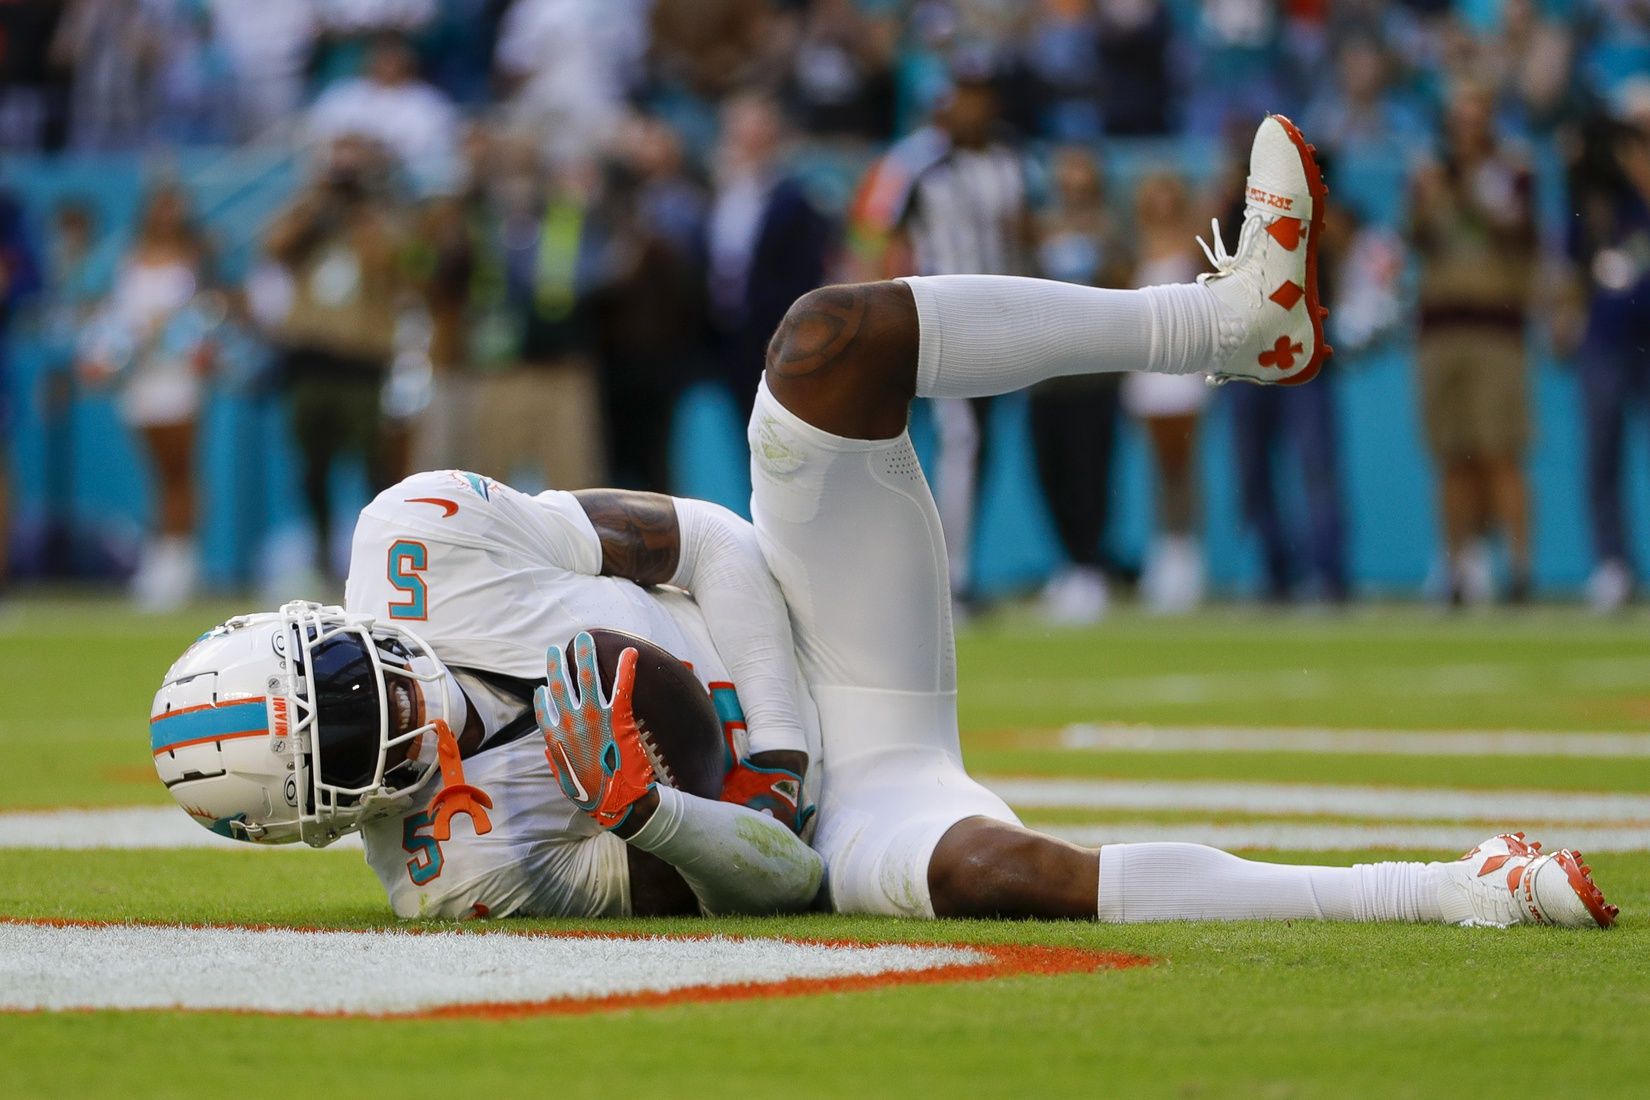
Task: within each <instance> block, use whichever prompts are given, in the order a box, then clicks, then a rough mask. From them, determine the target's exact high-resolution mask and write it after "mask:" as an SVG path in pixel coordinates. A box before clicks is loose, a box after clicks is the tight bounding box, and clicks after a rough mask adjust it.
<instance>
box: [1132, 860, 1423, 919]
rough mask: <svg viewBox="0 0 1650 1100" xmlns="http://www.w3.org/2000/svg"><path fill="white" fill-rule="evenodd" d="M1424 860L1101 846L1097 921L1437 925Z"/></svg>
mask: <svg viewBox="0 0 1650 1100" xmlns="http://www.w3.org/2000/svg"><path fill="white" fill-rule="evenodd" d="M1435 875H1436V872H1435V871H1434V869H1433V868H1431V867H1430V866H1428V865H1427V864H1425V863H1360V864H1357V865H1356V866H1352V867H1303V866H1295V865H1293V864H1284V863H1256V862H1253V861H1251V860H1247V859H1239V858H1238V857H1237V856H1234V855H1232V854H1231V853H1229V852H1222V851H1220V850H1219V849H1218V848H1208V847H1205V846H1204V845H1201V844H1107V845H1105V846H1104V847H1102V848H1101V849H1100V892H1099V917H1100V919H1101V920H1103V921H1112V922H1117V923H1123V922H1134V921H1154V920H1341V921H1383V920H1384V921H1440V920H1443V912H1442V911H1441V910H1440V909H1439V908H1438V885H1437V881H1436V878H1435Z"/></svg>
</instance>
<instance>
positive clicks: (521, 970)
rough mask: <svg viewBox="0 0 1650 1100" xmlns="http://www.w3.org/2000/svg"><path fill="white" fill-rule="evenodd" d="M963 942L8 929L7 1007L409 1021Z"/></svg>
mask: <svg viewBox="0 0 1650 1100" xmlns="http://www.w3.org/2000/svg"><path fill="white" fill-rule="evenodd" d="M991 958H992V956H990V955H988V954H986V953H984V952H979V951H972V950H969V949H967V948H963V947H949V946H926V945H905V944H869V945H842V946H825V945H821V944H806V943H793V942H789V941H786V940H730V939H723V938H720V937H711V938H707V939H667V938H636V939H630V938H620V937H605V936H604V937H586V936H523V935H510V934H505V933H488V934H483V935H471V934H462V933H455V932H435V933H428V934H423V935H413V934H409V933H406V932H300V931H287V930H278V929H256V930H255V929H239V928H181V927H176V926H165V927H156V926H141V925H106V926H101V927H90V928H88V927H49V926H39V925H29V924H0V1009H11V1010H18V1009H23V1010H28V1009H79V1008H171V1007H177V1008H187V1009H228V1010H235V1009H251V1010H254V1011H262V1012H343V1013H394V1014H407V1013H413V1012H419V1011H428V1010H431V1009H436V1008H441V1007H444V1006H450V1005H489V1004H495V1005H496V1004H532V1003H542V1002H547V1001H580V1000H594V999H599V998H609V997H624V996H627V995H630V996H633V995H637V994H666V993H673V992H684V991H691V990H700V991H707V990H714V989H718V988H724V987H734V986H741V985H746V984H768V983H782V982H790V981H797V980H803V981H807V980H813V981H819V980H831V979H844V978H848V979H851V978H866V977H873V976H877V975H897V974H901V973H910V972H912V971H923V970H932V969H935V968H937V967H946V966H959V965H972V964H979V963H986V962H990V961H991Z"/></svg>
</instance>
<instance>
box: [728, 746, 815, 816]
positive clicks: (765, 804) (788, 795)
mask: <svg viewBox="0 0 1650 1100" xmlns="http://www.w3.org/2000/svg"><path fill="white" fill-rule="evenodd" d="M722 801H723V802H732V803H735V804H736V805H740V806H745V807H748V808H750V809H752V810H755V811H756V812H757V813H764V814H767V815H768V816H769V817H772V818H773V819H774V820H776V821H779V822H781V823H783V824H784V826H785V827H786V828H788V829H790V831H791V832H793V833H798V834H800V833H801V832H802V828H803V826H804V825H806V824H807V823H808V818H809V817H811V816H813V811H814V808H813V807H812V806H804V805H803V804H802V776H801V775H800V774H799V773H798V772H795V771H792V770H791V769H790V768H787V767H783V766H780V765H777V764H772V763H763V764H758V763H756V762H755V760H753V759H745V760H738V759H735V760H734V763H733V766H732V767H730V768H729V769H728V774H727V776H726V777H725V778H724V779H723V780H722Z"/></svg>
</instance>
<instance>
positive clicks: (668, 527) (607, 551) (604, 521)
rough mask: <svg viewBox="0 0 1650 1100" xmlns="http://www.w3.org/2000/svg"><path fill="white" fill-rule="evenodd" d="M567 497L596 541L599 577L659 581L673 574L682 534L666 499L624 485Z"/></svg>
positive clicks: (589, 490)
mask: <svg viewBox="0 0 1650 1100" xmlns="http://www.w3.org/2000/svg"><path fill="white" fill-rule="evenodd" d="M573 495H574V497H576V498H577V499H578V502H579V504H580V505H581V506H583V508H584V513H585V515H587V516H589V517H590V522H591V524H593V525H594V526H595V528H596V535H597V537H599V538H600V539H601V542H602V575H603V576H607V577H623V578H625V579H626V580H632V581H635V582H636V583H637V584H663V583H665V582H666V581H668V580H670V578H671V577H672V576H674V575H675V573H676V563H677V560H678V559H679V558H680V556H681V551H682V538H681V531H680V529H679V528H678V527H677V525H676V505H675V503H674V502H673V501H672V500H671V499H670V498H669V497H667V496H664V495H662V494H660V493H638V492H632V491H630V490H628V489H583V490H580V491H579V492H576V493H574V494H573Z"/></svg>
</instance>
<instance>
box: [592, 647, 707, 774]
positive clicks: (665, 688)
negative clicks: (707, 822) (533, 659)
mask: <svg viewBox="0 0 1650 1100" xmlns="http://www.w3.org/2000/svg"><path fill="white" fill-rule="evenodd" d="M590 636H591V637H592V638H593V639H595V642H596V668H597V670H598V671H599V672H600V673H601V680H602V692H603V694H604V695H605V694H606V693H607V692H610V691H612V690H613V671H614V670H615V669H616V668H618V667H619V655H620V654H621V653H623V652H624V651H625V650H626V649H630V648H634V649H635V650H636V652H637V660H636V687H635V691H634V693H633V695H632V698H631V709H632V711H633V712H634V713H635V716H636V725H637V727H638V728H639V729H640V730H641V734H642V747H643V748H645V749H646V750H647V754H648V756H649V757H650V758H651V759H652V761H653V772H654V774H655V775H657V776H658V777H659V782H661V783H667V784H669V785H670V786H672V787H675V788H676V789H677V790H679V791H686V792H687V793H688V794H696V795H699V796H700V797H701V798H718V797H720V796H721V793H722V775H723V751H722V723H721V721H720V720H719V719H718V718H717V716H716V707H715V706H714V705H713V704H712V703H711V701H710V695H709V694H708V693H707V692H706V691H705V687H704V685H703V684H701V683H700V682H699V679H698V677H696V676H694V675H693V672H692V671H691V670H690V669H689V668H688V667H687V666H686V665H685V664H683V663H682V662H681V660H680V659H679V658H677V657H675V656H674V655H672V654H671V653H670V651H669V650H667V649H665V648H664V647H663V646H661V645H658V644H656V643H654V642H650V641H648V640H647V639H646V638H643V637H640V636H638V635H635V634H629V633H626V632H625V631H623V630H608V629H605V628H597V629H595V630H592V631H590ZM563 650H564V653H565V656H566V661H567V673H568V676H569V677H571V678H573V679H574V681H575V682H576V681H577V676H578V673H577V671H576V670H575V669H574V667H573V642H572V639H569V640H568V642H567V644H566V645H565V646H564V647H563Z"/></svg>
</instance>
